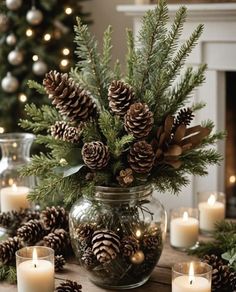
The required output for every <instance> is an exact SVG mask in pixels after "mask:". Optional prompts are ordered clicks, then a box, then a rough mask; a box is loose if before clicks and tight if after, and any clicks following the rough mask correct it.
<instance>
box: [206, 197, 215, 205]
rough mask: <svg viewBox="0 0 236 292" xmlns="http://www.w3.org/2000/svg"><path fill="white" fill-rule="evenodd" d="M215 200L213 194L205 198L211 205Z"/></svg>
mask: <svg viewBox="0 0 236 292" xmlns="http://www.w3.org/2000/svg"><path fill="white" fill-rule="evenodd" d="M215 202H216V197H215V196H214V195H210V197H209V198H208V200H207V203H208V204H209V205H210V206H213V205H214V204H215Z"/></svg>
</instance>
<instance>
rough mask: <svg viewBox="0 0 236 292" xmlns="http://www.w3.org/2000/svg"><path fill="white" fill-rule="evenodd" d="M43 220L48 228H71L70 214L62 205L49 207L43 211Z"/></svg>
mask: <svg viewBox="0 0 236 292" xmlns="http://www.w3.org/2000/svg"><path fill="white" fill-rule="evenodd" d="M41 220H42V221H43V224H44V226H45V227H46V229H48V230H55V229H58V228H63V229H65V230H68V229H69V215H68V212H67V211H66V210H65V209H64V208H63V207H60V206H57V207H54V206H52V207H47V208H46V209H45V210H43V211H42V213H41Z"/></svg>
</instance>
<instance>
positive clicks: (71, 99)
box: [43, 71, 96, 122]
mask: <svg viewBox="0 0 236 292" xmlns="http://www.w3.org/2000/svg"><path fill="white" fill-rule="evenodd" d="M43 85H44V87H45V89H46V92H47V93H48V94H49V98H50V99H51V100H52V104H53V105H55V106H56V108H57V109H58V110H59V112H60V113H61V115H62V116H66V117H68V118H69V120H70V121H75V122H80V121H86V120H88V119H89V118H91V117H94V116H95V115H96V104H95V102H94V101H93V99H92V98H91V96H90V94H89V93H88V92H87V91H86V90H84V89H83V88H81V87H80V86H79V85H78V84H76V83H75V81H74V80H73V79H72V78H70V77H69V75H68V74H67V73H64V74H63V73H59V72H57V71H50V72H49V73H47V74H46V76H45V78H44V80H43Z"/></svg>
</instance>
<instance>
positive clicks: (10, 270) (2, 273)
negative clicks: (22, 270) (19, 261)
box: [0, 265, 16, 284]
mask: <svg viewBox="0 0 236 292" xmlns="http://www.w3.org/2000/svg"><path fill="white" fill-rule="evenodd" d="M0 281H7V282H8V283H10V284H16V267H14V266H11V265H1V266H0Z"/></svg>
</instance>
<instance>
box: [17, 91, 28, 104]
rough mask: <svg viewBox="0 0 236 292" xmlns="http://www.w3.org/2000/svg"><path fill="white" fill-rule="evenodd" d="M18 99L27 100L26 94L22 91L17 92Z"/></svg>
mask: <svg viewBox="0 0 236 292" xmlns="http://www.w3.org/2000/svg"><path fill="white" fill-rule="evenodd" d="M19 101H21V102H26V101H27V96H26V95H25V94H24V93H20V94H19Z"/></svg>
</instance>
